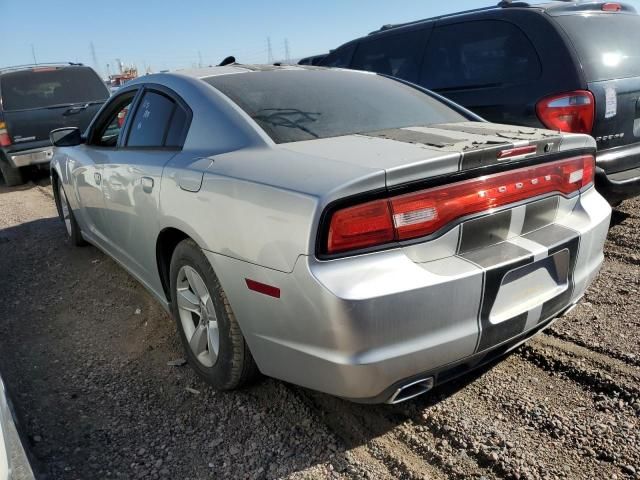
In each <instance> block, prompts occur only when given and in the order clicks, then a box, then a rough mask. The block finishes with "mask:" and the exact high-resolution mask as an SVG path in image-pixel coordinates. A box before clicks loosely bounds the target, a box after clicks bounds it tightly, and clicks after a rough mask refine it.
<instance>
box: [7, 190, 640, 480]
mask: <svg viewBox="0 0 640 480" xmlns="http://www.w3.org/2000/svg"><path fill="white" fill-rule="evenodd" d="M639 240H640V201H638V200H635V201H629V202H625V203H624V204H622V206H621V207H619V208H618V209H617V210H616V211H615V214H614V217H613V222H612V229H611V233H610V236H609V240H608V242H607V246H606V261H605V264H604V267H603V269H602V272H601V274H600V276H599V278H598V279H597V281H596V282H595V283H594V285H593V286H592V287H591V288H590V290H589V291H588V293H587V296H586V298H585V300H584V301H583V303H582V304H581V305H580V306H579V307H578V308H576V309H575V310H574V311H573V312H572V313H571V314H570V315H569V316H568V317H566V318H564V319H561V320H560V321H558V322H557V323H556V324H555V325H554V326H553V327H552V328H551V329H549V330H547V331H546V332H545V333H543V334H541V335H538V336H537V337H535V338H534V339H533V340H531V341H530V342H529V343H528V344H527V345H525V346H524V347H521V348H520V349H518V350H517V351H516V352H515V353H513V354H512V355H510V356H509V357H508V358H506V359H505V360H503V361H502V362H500V363H498V364H497V365H495V366H493V367H491V368H485V369H484V370H483V371H481V372H478V373H475V374H473V375H470V376H467V377H465V378H463V379H462V380H460V381H456V382H454V383H452V384H449V385H447V386H445V387H443V388H439V389H437V390H436V391H434V392H433V393H432V394H430V395H427V396H424V397H421V398H419V399H417V400H415V401H412V402H409V403H405V404H401V405H398V406H394V407H390V406H363V405H356V404H351V403H348V402H346V401H343V400H340V399H336V398H333V397H330V396H327V395H323V394H320V393H316V392H312V391H309V390H305V389H302V388H298V387H295V386H292V385H288V384H285V383H282V382H280V381H276V380H272V379H264V380H262V381H261V382H260V383H258V384H257V385H256V386H254V387H252V388H249V389H246V390H243V391H240V392H231V393H217V392H215V391H213V390H212V389H210V388H208V387H206V386H205V385H204V384H203V383H201V382H200V381H199V380H198V379H197V378H196V376H195V375H194V374H193V373H192V372H191V370H190V369H189V368H188V367H186V366H183V367H175V366H168V365H167V362H169V361H171V360H175V359H178V358H181V357H182V352H181V349H180V346H179V343H178V340H177V335H176V333H175V327H174V324H173V321H172V320H171V319H170V318H169V316H168V315H167V314H165V313H164V311H163V310H162V309H161V307H160V306H159V305H158V304H156V303H155V301H154V300H153V299H152V298H151V296H150V295H149V294H147V292H146V291H145V290H144V289H143V287H141V286H140V285H139V284H138V283H137V282H136V281H134V280H133V279H132V278H131V277H130V276H129V275H128V274H127V273H125V272H124V270H122V269H121V268H120V267H119V266H118V265H116V264H115V263H114V262H113V261H112V260H110V259H109V258H107V257H106V256H105V255H103V254H102V253H101V252H100V251H98V250H97V249H95V248H94V247H86V248H81V249H77V248H72V247H71V246H69V245H68V244H67V243H66V242H65V240H64V234H63V226H62V224H61V223H60V222H59V221H58V219H57V218H56V212H55V207H54V203H53V199H52V193H51V187H50V186H49V185H48V182H47V180H46V178H41V179H39V180H37V181H36V183H31V184H28V185H26V186H24V187H22V188H17V189H8V188H5V187H3V186H0V371H1V372H2V375H3V377H4V379H5V381H6V383H7V385H8V386H9V389H10V391H11V393H12V395H13V398H14V401H15V403H16V405H17V408H18V411H19V414H20V415H21V418H22V424H23V427H24V429H25V431H26V433H27V435H28V441H29V443H30V446H31V450H32V451H33V454H34V456H35V458H36V459H37V460H38V461H39V463H40V467H41V469H42V471H43V472H44V473H45V475H46V476H47V478H51V479H102V478H106V479H108V478H126V479H129V478H132V479H135V478H171V479H204V478H257V479H260V478H291V479H302V478H345V479H360V478H368V479H395V478H402V479H417V478H429V479H431V478H433V479H447V478H452V479H466V478H476V479H489V478H513V479H518V478H521V479H525V478H549V479H551V478H567V479H580V478H589V479H592V478H597V479H614V478H618V479H625V478H640V343H639V341H638V338H639V335H640V317H639V314H640V296H639V295H638V293H639V289H640V250H639V249H638V241H639ZM187 389H189V390H187Z"/></svg>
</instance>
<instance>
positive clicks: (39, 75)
mask: <svg viewBox="0 0 640 480" xmlns="http://www.w3.org/2000/svg"><path fill="white" fill-rule="evenodd" d="M107 98H109V90H108V89H107V87H106V85H105V84H104V82H103V81H102V80H101V79H100V77H99V76H98V74H97V73H96V72H95V71H94V70H93V69H91V68H89V67H85V66H83V65H81V64H73V63H72V64H39V65H29V66H20V67H8V68H0V173H1V174H2V176H3V177H4V181H5V183H6V184H7V185H9V186H14V185H20V184H22V183H23V181H24V180H23V173H24V167H28V166H32V165H36V166H43V167H48V165H49V161H50V160H51V156H52V155H53V151H52V147H51V142H50V141H49V132H50V131H51V130H53V129H55V128H61V127H79V128H80V129H81V130H84V129H85V128H86V127H87V126H88V125H89V123H90V122H91V120H92V119H93V116H94V115H95V113H96V112H97V111H98V110H99V109H100V107H101V106H102V104H103V103H104V101H105V100H106V99H107Z"/></svg>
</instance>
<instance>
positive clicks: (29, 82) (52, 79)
mask: <svg viewBox="0 0 640 480" xmlns="http://www.w3.org/2000/svg"><path fill="white" fill-rule="evenodd" d="M0 92H2V106H3V109H4V110H5V111H10V110H26V109H31V108H45V107H52V106H54V105H65V104H69V103H81V102H93V101H98V100H105V99H106V98H108V97H109V91H108V90H107V87H106V86H105V85H104V83H102V81H101V80H100V77H98V75H97V74H96V73H95V72H94V71H93V70H91V69H90V68H88V67H65V68H46V67H43V68H41V69H38V68H34V69H32V70H24V71H20V72H12V73H7V74H4V75H2V77H0Z"/></svg>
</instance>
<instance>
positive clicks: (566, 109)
mask: <svg viewBox="0 0 640 480" xmlns="http://www.w3.org/2000/svg"><path fill="white" fill-rule="evenodd" d="M595 107H596V102H595V100H594V98H593V94H592V93H591V92H588V91H586V90H578V91H575V92H570V93H564V94H562V95H554V96H552V97H547V98H543V99H542V100H540V101H539V102H538V104H537V105H536V113H537V114H538V118H539V119H540V121H541V122H542V123H543V124H544V126H545V127H547V128H550V129H552V130H560V131H562V132H573V133H587V134H589V133H591V130H592V129H593V120H594V117H595V109H596V108H595Z"/></svg>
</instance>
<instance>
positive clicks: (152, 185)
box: [102, 149, 176, 292]
mask: <svg viewBox="0 0 640 480" xmlns="http://www.w3.org/2000/svg"><path fill="white" fill-rule="evenodd" d="M175 154H176V152H175V151H171V150H132V149H120V150H117V151H115V152H113V153H112V154H110V162H109V164H108V165H105V166H104V170H103V172H104V174H103V178H102V191H103V194H104V204H105V207H104V208H105V219H106V223H107V225H108V229H107V230H106V232H107V242H108V249H109V250H110V252H111V253H112V254H113V256H114V257H116V258H117V259H118V260H120V261H121V262H123V263H124V264H125V265H126V266H127V267H128V268H129V269H130V270H131V271H132V273H134V274H135V275H136V276H138V277H139V278H140V279H141V280H143V281H144V282H145V283H147V285H148V286H149V287H151V288H152V289H153V290H155V291H157V292H162V285H161V284H160V281H159V277H158V273H157V263H156V250H155V245H156V239H157V236H158V230H159V221H158V208H159V205H160V180H161V177H162V170H163V169H164V166H165V165H166V164H167V163H168V162H169V160H171V158H172V157H173V156H174V155H175Z"/></svg>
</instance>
